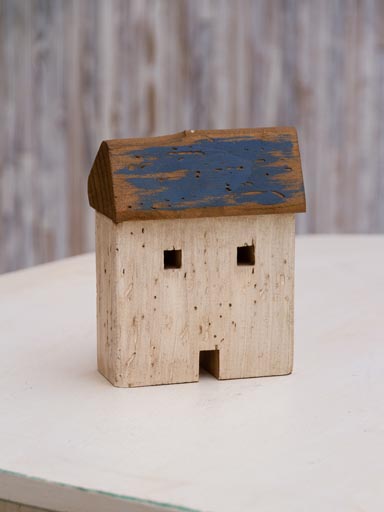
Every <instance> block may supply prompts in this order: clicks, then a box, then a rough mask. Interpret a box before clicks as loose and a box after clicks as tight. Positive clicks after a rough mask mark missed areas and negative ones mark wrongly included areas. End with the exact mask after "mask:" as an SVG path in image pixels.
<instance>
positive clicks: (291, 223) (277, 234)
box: [88, 128, 305, 387]
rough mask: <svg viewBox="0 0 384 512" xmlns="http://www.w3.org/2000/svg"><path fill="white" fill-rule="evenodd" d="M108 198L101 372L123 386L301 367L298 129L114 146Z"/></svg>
mask: <svg viewBox="0 0 384 512" xmlns="http://www.w3.org/2000/svg"><path fill="white" fill-rule="evenodd" d="M88 193H89V202H90V204H91V206H92V207H93V208H94V209H95V210H96V264H97V338H98V340H97V343H98V368H99V371H100V372H101V373H102V374H103V375H104V376H105V377H106V378H107V379H108V380H109V381H110V382H111V383H112V384H113V385H115V386H119V387H131V386H146V385H152V384H169V383H177V382H193V381H197V380H198V379H199V367H200V365H202V366H204V367H205V368H206V369H207V370H208V371H210V372H211V373H212V374H213V375H215V376H216V377H217V378H219V379H234V378H242V377H258V376H267V375H284V374H288V373H290V372H291V371H292V357H293V306H294V294H293V285H294V248H295V213H298V212H304V211H305V194H304V187H303V178H302V172H301V165H300V155H299V149H298V143H297V134H296V131H295V130H294V129H293V128H266V129H252V130H251V129H249V130H248V129H246V130H213V131H193V130H191V131H186V132H182V133H178V134H176V135H171V136H164V137H154V138H142V139H126V140H111V141H106V142H103V143H102V144H101V147H100V150H99V152H98V154H97V156H96V159H95V162H94V165H93V167H92V170H91V173H90V176H89V182H88Z"/></svg>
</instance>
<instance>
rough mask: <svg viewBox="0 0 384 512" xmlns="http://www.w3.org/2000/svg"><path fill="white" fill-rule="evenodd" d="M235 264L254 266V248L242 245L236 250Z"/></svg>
mask: <svg viewBox="0 0 384 512" xmlns="http://www.w3.org/2000/svg"><path fill="white" fill-rule="evenodd" d="M237 264H238V265H241V266H242V265H254V264H255V246H254V245H243V246H242V247H238V248H237Z"/></svg>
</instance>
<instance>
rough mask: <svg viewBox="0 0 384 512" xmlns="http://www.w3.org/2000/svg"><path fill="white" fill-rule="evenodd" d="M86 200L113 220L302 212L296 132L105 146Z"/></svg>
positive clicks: (186, 135)
mask: <svg viewBox="0 0 384 512" xmlns="http://www.w3.org/2000/svg"><path fill="white" fill-rule="evenodd" d="M88 196H89V203H90V205H91V206H92V207H93V208H95V209H96V210H97V211H99V212H101V213H103V214H104V215H106V216H107V217H110V218H111V219H112V220H113V221H114V222H122V221H125V220H131V219H134V220H135V219H137V220H139V219H161V218H188V217H211V216H215V217H217V216H223V215H257V214H265V213H288V212H290V213H297V212H304V211H305V193H304V184H303V176H302V171H301V164H300V154H299V147H298V142H297V133H296V130H295V129H294V128H256V129H241V130H207V131H202V130H196V131H193V130H191V131H185V132H181V133H176V134H174V135H168V136H163V137H148V138H140V139H121V140H109V141H104V142H103V143H102V144H101V146H100V149H99V152H98V153H97V156H96V159H95V162H94V164H93V167H92V169H91V172H90V175H89V180H88Z"/></svg>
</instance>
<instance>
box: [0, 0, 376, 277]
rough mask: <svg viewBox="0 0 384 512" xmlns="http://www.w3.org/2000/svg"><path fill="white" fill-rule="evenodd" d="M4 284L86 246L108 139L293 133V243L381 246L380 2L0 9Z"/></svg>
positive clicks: (109, 2)
mask: <svg viewBox="0 0 384 512" xmlns="http://www.w3.org/2000/svg"><path fill="white" fill-rule="evenodd" d="M0 119H1V123H0V201H1V202H0V271H9V270H12V269H17V268H20V267H24V266H28V265H33V264H36V263H40V262H43V261H49V260H52V259H55V258H61V257H64V256H68V255H71V254H77V253H80V252H82V251H87V250H90V249H92V248H93V244H94V212H93V211H92V210H91V209H90V208H89V207H88V203H87V195H86V180H87V175H88V172H89V169H90V167H91V164H92V161H93V158H94V156H95V154H96V151H97V149H98V146H99V143H100V141H101V140H102V139H105V138H115V137H131V136H145V135H154V134H156V135H161V134H166V133H172V132H176V131H179V130H183V129H186V128H187V129H189V128H194V129H200V128H236V127H256V126H272V125H295V126H297V128H298V130H299V138H300V145H301V152H302V158H303V168H304V175H305V184H306V192H307V201H308V213H307V214H305V215H300V216H299V218H298V222H297V225H298V231H299V232H301V233H305V232H310V233H313V232H364V233H370V232H384V170H383V165H384V1H383V0H360V1H358V0H254V1H252V0H238V1H235V0H211V1H209V0H0Z"/></svg>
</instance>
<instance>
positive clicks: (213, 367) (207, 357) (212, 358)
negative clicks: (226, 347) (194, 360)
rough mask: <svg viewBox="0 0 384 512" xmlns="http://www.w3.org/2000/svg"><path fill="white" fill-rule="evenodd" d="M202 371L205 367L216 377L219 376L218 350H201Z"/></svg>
mask: <svg viewBox="0 0 384 512" xmlns="http://www.w3.org/2000/svg"><path fill="white" fill-rule="evenodd" d="M199 362H200V372H201V368H204V370H206V371H207V372H209V373H211V374H212V375H213V376H214V377H216V378H218V377H219V363H220V359H219V351H218V350H201V351H200V361H199Z"/></svg>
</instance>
